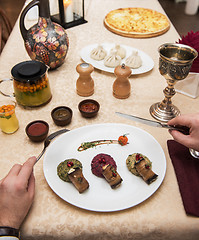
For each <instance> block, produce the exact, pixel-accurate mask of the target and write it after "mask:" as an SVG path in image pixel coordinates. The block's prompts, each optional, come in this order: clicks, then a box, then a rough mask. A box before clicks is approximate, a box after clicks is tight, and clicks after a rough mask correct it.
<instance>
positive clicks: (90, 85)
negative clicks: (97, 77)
mask: <svg viewBox="0 0 199 240" xmlns="http://www.w3.org/2000/svg"><path fill="white" fill-rule="evenodd" d="M76 70H77V72H78V73H79V78H78V79H77V82H76V91H77V94H78V95H80V96H83V97H88V96H91V95H92V94H93V93H94V81H93V79H92V78H91V73H92V72H93V70H94V68H93V66H92V65H91V64H88V63H80V64H78V65H77V67H76Z"/></svg>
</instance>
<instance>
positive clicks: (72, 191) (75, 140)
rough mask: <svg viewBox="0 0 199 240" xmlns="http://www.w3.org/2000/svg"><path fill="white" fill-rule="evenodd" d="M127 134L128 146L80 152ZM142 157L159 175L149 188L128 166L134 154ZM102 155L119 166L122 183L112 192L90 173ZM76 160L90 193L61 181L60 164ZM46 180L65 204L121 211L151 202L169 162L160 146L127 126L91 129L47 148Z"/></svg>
mask: <svg viewBox="0 0 199 240" xmlns="http://www.w3.org/2000/svg"><path fill="white" fill-rule="evenodd" d="M127 133H128V139H129V140H128V142H129V144H127V145H125V146H121V145H119V144H110V145H100V146H96V147H95V148H91V149H87V150H85V151H82V152H78V151H77V149H78V147H79V146H80V145H81V143H83V142H90V141H94V140H104V139H107V140H108V139H109V140H110V139H118V137H119V136H121V135H124V134H127ZM135 152H138V153H142V154H144V155H145V156H147V157H148V158H149V159H150V160H151V161H152V169H153V171H154V172H155V173H156V174H158V178H157V180H156V181H155V182H153V183H151V184H150V185H148V184H147V183H145V182H144V181H143V179H142V178H141V177H137V176H135V175H133V174H132V173H131V172H130V171H129V170H128V169H127V166H126V158H127V157H128V155H129V154H132V153H135ZM99 153H105V154H109V155H111V156H112V157H113V159H114V160H115V161H116V164H117V171H118V173H119V174H120V176H121V177H122V179H123V182H122V184H121V185H120V186H119V187H118V188H117V189H112V188H111V187H110V185H109V184H108V183H107V182H106V180H105V179H103V178H99V177H96V176H95V175H94V174H92V172H91V161H92V159H93V158H94V157H95V156H96V155H97V154H99ZM69 158H76V159H78V160H79V161H81V163H82V165H83V174H84V177H85V178H86V179H87V181H88V182H89V189H87V190H86V191H85V192H83V193H81V194H80V193H79V192H78V191H77V190H76V188H75V187H74V186H73V184H72V183H69V182H64V181H62V180H61V179H60V178H59V177H58V175H57V166H58V165H59V163H60V162H62V161H64V160H66V159H69ZM43 170H44V176H45V178H46V181H47V182H48V184H49V186H50V187H51V188H52V190H53V191H54V192H55V193H56V194H57V195H58V196H59V197H61V198H62V199H63V200H65V201H66V202H68V203H70V204H72V205H75V206H77V207H79V208H83V209H86V210H90V211H98V212H111V211H119V210H123V209H127V208H130V207H133V206H135V205H137V204H140V203H141V202H143V201H144V200H146V199H147V198H149V197H150V196H151V195H152V194H153V193H154V192H155V191H156V190H157V189H158V188H159V186H160V185H161V183H162V181H163V179H164V176H165V172H166V159H165V155H164V152H163V149H162V148H161V146H160V144H159V143H158V142H157V141H156V140H155V139H154V137H153V136H151V135H150V134H149V133H147V132H145V131H144V130H142V129H140V128H136V127H134V126H130V125H125V124H115V123H105V124H96V125H88V126H85V127H81V128H77V129H74V130H72V131H70V132H67V133H64V134H63V135H61V136H59V137H58V138H57V139H56V140H54V141H53V142H52V143H51V144H50V146H49V147H48V148H47V151H46V154H45V157H44V163H43Z"/></svg>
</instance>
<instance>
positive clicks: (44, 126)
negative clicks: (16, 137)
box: [25, 120, 49, 142]
mask: <svg viewBox="0 0 199 240" xmlns="http://www.w3.org/2000/svg"><path fill="white" fill-rule="evenodd" d="M25 131H26V134H27V136H28V137H29V138H30V140H31V141H33V142H42V141H44V140H45V139H46V137H47V135H48V131H49V125H48V123H47V122H45V121H43V120H36V121H33V122H30V123H29V124H28V125H27V126H26V129H25Z"/></svg>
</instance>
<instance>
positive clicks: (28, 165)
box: [19, 157, 37, 183]
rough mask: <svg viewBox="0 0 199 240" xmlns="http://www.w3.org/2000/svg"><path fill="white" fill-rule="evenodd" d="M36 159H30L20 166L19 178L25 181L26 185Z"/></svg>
mask: <svg viewBox="0 0 199 240" xmlns="http://www.w3.org/2000/svg"><path fill="white" fill-rule="evenodd" d="M36 160H37V159H36V157H30V158H29V159H28V160H27V161H26V162H25V163H24V164H23V166H22V168H21V171H20V172H19V177H20V178H22V179H23V181H24V180H25V181H26V183H27V181H28V180H29V178H30V175H31V173H32V171H33V167H34V164H35V162H36Z"/></svg>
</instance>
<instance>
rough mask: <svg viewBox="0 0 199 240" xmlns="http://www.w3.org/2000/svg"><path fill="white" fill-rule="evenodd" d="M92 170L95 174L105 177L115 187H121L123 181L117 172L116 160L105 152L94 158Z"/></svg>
mask: <svg viewBox="0 0 199 240" xmlns="http://www.w3.org/2000/svg"><path fill="white" fill-rule="evenodd" d="M91 171H92V173H93V174H94V175H95V176H97V177H101V178H105V180H106V181H107V182H108V183H109V185H110V186H111V188H113V189H114V188H116V187H119V186H120V184H121V182H122V181H123V180H122V178H121V177H120V175H119V174H118V172H117V165H116V162H115V160H114V159H113V158H112V157H111V156H110V155H108V154H105V153H100V154H98V155H96V156H95V157H94V158H93V160H92V161H91Z"/></svg>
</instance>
